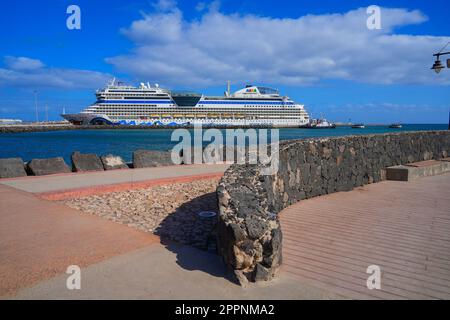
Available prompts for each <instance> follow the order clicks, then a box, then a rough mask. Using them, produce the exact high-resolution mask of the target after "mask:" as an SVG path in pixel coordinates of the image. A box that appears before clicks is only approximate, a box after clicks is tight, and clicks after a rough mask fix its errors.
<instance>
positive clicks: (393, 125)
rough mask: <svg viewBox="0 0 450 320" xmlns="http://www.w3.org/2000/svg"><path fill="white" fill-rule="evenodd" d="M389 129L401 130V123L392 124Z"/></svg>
mask: <svg viewBox="0 0 450 320" xmlns="http://www.w3.org/2000/svg"><path fill="white" fill-rule="evenodd" d="M389 128H392V129H401V128H402V125H401V124H400V123H392V124H391V125H390V126H389Z"/></svg>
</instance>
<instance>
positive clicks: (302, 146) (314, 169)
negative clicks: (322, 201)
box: [217, 131, 450, 284]
mask: <svg viewBox="0 0 450 320" xmlns="http://www.w3.org/2000/svg"><path fill="white" fill-rule="evenodd" d="M449 154H450V131H433V132H407V133H389V134H380V135H364V136H347V137H336V138H325V139H323V138H322V139H310V140H292V141H286V142H284V143H280V154H279V169H278V172H277V173H276V174H274V175H270V176H265V175H262V174H261V168H260V167H259V166H258V165H248V164H246V165H233V166H231V167H230V168H229V169H228V170H227V171H226V172H225V175H224V177H223V178H222V179H221V181H220V184H219V186H218V188H217V195H218V202H219V211H220V214H219V222H218V248H219V253H220V254H221V255H222V257H223V258H224V261H225V263H226V264H227V265H228V266H229V267H230V268H231V269H232V270H234V273H235V275H236V277H237V279H238V280H239V281H240V282H241V284H242V283H245V282H247V281H248V280H250V281H258V280H269V279H271V278H272V277H274V276H275V275H276V273H277V271H278V269H279V266H280V264H281V261H282V253H281V242H282V234H281V229H280V223H279V221H278V217H277V213H278V212H280V211H281V210H282V209H284V208H285V207H287V206H289V205H291V204H293V203H295V202H297V201H300V200H303V199H307V198H311V197H315V196H320V195H324V194H328V193H333V192H338V191H349V190H352V189H353V188H354V187H358V186H362V185H364V184H368V183H374V182H379V181H381V180H384V179H385V168H386V167H389V166H393V165H398V164H406V163H411V162H417V161H422V160H430V159H440V158H444V157H447V156H448V155H449Z"/></svg>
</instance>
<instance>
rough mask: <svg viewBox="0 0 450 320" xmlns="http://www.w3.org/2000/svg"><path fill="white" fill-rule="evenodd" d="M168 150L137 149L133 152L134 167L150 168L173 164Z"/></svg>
mask: <svg viewBox="0 0 450 320" xmlns="http://www.w3.org/2000/svg"><path fill="white" fill-rule="evenodd" d="M173 164H174V163H173V162H172V158H171V153H170V152H168V151H152V150H136V151H135V152H133V167H134V168H148V167H161V166H170V165H173Z"/></svg>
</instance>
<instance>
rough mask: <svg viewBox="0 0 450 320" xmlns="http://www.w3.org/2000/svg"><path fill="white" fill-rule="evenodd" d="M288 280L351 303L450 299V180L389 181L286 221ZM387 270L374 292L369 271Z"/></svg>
mask: <svg viewBox="0 0 450 320" xmlns="http://www.w3.org/2000/svg"><path fill="white" fill-rule="evenodd" d="M280 215H281V226H282V229H283V256H284V265H283V267H282V272H284V273H285V274H287V275H290V276H292V277H294V278H296V279H298V280H300V281H301V282H302V283H308V284H310V285H314V286H316V287H318V288H322V289H324V290H328V291H330V292H333V293H336V294H341V295H344V296H346V297H349V298H356V299H361V298H368V299H371V298H375V299H376V298H382V299H450V174H448V173H447V174H443V175H437V176H432V177H425V178H420V179H417V180H414V181H411V182H396V181H384V182H380V183H376V184H372V185H368V186H365V187H361V188H358V189H356V190H354V191H351V192H344V193H343V192H341V193H334V194H330V195H327V196H323V197H318V198H313V199H309V200H307V201H301V202H299V203H297V204H294V205H292V206H290V207H288V208H286V209H285V210H284V211H282V212H281V213H280ZM369 265H378V266H379V267H380V268H381V290H369V289H367V286H366V280H367V278H368V276H369V274H367V273H366V268H367V267H368V266H369Z"/></svg>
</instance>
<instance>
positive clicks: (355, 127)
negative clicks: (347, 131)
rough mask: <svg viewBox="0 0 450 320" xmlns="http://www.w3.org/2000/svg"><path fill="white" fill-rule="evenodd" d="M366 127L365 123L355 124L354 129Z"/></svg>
mask: <svg viewBox="0 0 450 320" xmlns="http://www.w3.org/2000/svg"><path fill="white" fill-rule="evenodd" d="M365 127H366V126H365V125H364V123H355V124H353V125H352V128H353V129H364V128H365Z"/></svg>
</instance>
